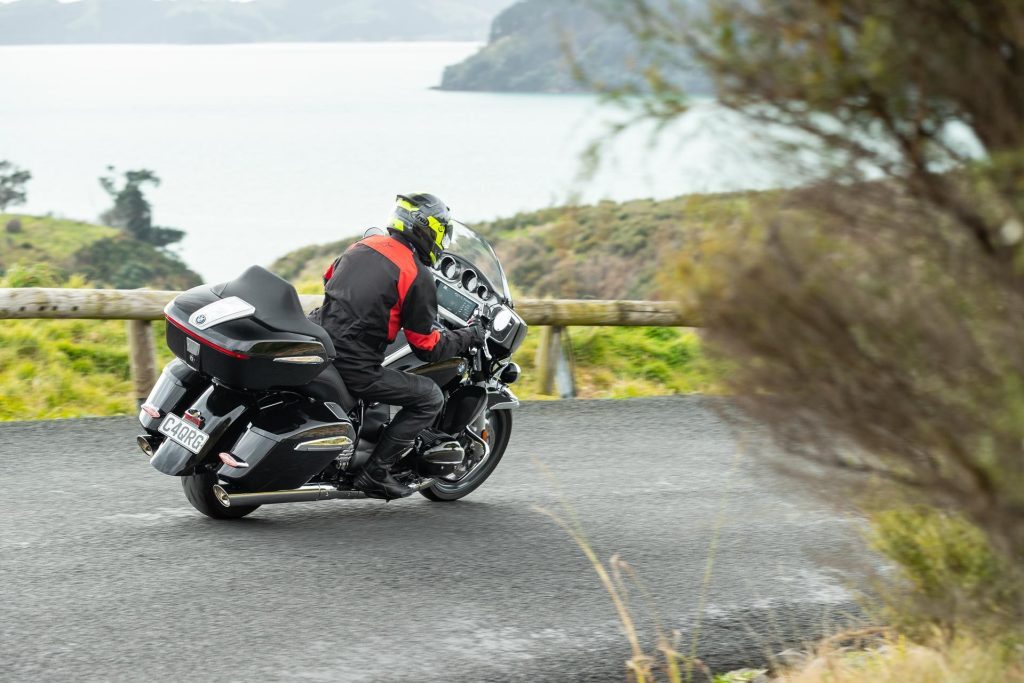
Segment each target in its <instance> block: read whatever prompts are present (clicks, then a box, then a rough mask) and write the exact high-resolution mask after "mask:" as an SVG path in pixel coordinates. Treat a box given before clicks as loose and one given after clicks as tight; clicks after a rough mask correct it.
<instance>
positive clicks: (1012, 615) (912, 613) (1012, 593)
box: [871, 506, 1024, 642]
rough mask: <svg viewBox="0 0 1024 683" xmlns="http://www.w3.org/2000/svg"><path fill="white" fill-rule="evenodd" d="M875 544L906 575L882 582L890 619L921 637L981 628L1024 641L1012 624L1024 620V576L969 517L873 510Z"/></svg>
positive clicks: (981, 631)
mask: <svg viewBox="0 0 1024 683" xmlns="http://www.w3.org/2000/svg"><path fill="white" fill-rule="evenodd" d="M871 522H872V525H871V526H872V531H871V543H872V546H873V547H874V548H875V549H876V550H878V551H880V552H881V553H882V554H883V555H885V556H886V557H888V558H889V559H890V560H893V561H894V562H895V563H896V566H897V567H898V568H899V579H898V580H897V581H890V582H887V584H886V585H885V586H884V587H883V592H884V594H885V596H886V598H887V600H886V602H887V604H888V608H887V609H886V612H885V616H886V618H887V621H888V622H889V623H891V624H893V625H894V626H897V627H898V628H899V629H900V630H901V632H903V633H906V634H908V635H911V636H913V637H915V638H917V639H919V641H924V640H928V639H930V638H932V637H933V636H934V635H935V629H936V627H938V629H939V633H941V634H942V635H943V636H945V637H946V638H950V637H953V636H954V635H956V634H957V633H958V632H962V631H963V630H964V629H965V628H968V629H970V630H971V631H972V632H973V633H974V634H975V635H984V636H986V637H995V638H1002V639H1007V640H1008V642H1009V640H1012V639H1013V638H1016V641H1017V642H1024V640H1022V638H1024V631H1018V633H1016V634H1013V633H1011V632H1008V631H1007V630H1006V629H1005V626H1006V624H1016V625H1017V627H1018V629H1019V628H1020V625H1021V624H1022V623H1024V581H1022V578H1024V577H1022V576H1021V574H1020V572H1019V571H1017V569H1016V568H1015V567H1014V566H1013V565H1012V564H1010V563H1009V562H1007V561H1006V559H1005V557H1003V556H1001V555H999V554H998V553H997V552H995V551H994V549H993V548H992V547H991V545H990V544H989V541H988V539H987V538H986V537H985V534H984V533H982V531H981V530H980V529H978V528H977V527H976V526H973V525H972V524H970V523H969V522H967V521H966V520H964V519H963V518H962V517H960V516H957V515H952V514H947V513H943V512H940V511H938V510H934V509H931V508H927V507H923V506H917V507H911V508H897V509H890V510H885V511H882V512H877V513H875V514H873V515H872V518H871Z"/></svg>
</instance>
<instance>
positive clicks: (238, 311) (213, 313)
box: [188, 296, 256, 330]
mask: <svg viewBox="0 0 1024 683" xmlns="http://www.w3.org/2000/svg"><path fill="white" fill-rule="evenodd" d="M255 313H256V307H255V306H253V305H252V304H250V303H249V302H248V301H246V300H244V299H240V298H238V297H237V296H229V297H227V298H226V299H221V300H220V301H214V302H213V303H212V304H207V305H206V306H203V307H202V308H200V309H199V310H198V311H196V312H195V313H193V314H192V315H190V316H189V317H188V324H189V325H191V326H192V327H194V328H196V329H197V330H205V329H207V328H210V327H213V326H214V325H219V324H221V323H226V322H228V321H231V320H238V319H239V318H248V317H249V316H251V315H254V314H255ZM200 318H201V319H202V321H200Z"/></svg>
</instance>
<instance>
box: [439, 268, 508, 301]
mask: <svg viewBox="0 0 1024 683" xmlns="http://www.w3.org/2000/svg"><path fill="white" fill-rule="evenodd" d="M437 270H438V272H440V273H441V275H443V276H444V278H445V279H446V280H450V281H451V282H455V283H457V284H458V285H459V286H461V287H462V289H464V290H466V291H467V292H469V293H471V294H474V295H475V296H476V297H477V298H478V299H480V301H481V302H483V303H490V302H491V301H494V300H496V299H497V298H498V297H497V295H495V293H494V292H493V291H491V288H490V287H488V286H487V284H486V283H485V282H484V281H483V280H482V279H481V277H480V276H479V275H478V274H477V272H476V271H475V270H473V269H472V268H470V267H468V266H466V267H463V265H462V264H461V263H459V262H458V261H457V260H456V259H455V258H454V257H452V256H445V257H444V258H442V259H441V261H440V263H438V264H437Z"/></svg>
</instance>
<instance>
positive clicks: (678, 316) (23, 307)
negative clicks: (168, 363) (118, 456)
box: [0, 287, 697, 400]
mask: <svg viewBox="0 0 1024 683" xmlns="http://www.w3.org/2000/svg"><path fill="white" fill-rule="evenodd" d="M178 294H180V292H168V291H154V290H144V289H131V290H126V289H50V288H38V287H31V288H30V287H27V288H19V289H2V288H0V320H4V319H8V320H15V319H44V320H68V319H73V320H126V321H128V344H129V347H130V352H131V354H130V355H131V369H132V378H133V391H134V395H135V398H136V399H137V400H143V399H145V397H146V396H148V395H149V390H150V389H151V388H152V387H153V384H154V382H156V377H157V367H156V347H155V344H154V339H153V333H152V325H151V324H150V322H151V321H153V320H160V319H162V318H163V310H164V306H166V305H167V303H168V302H169V301H170V300H171V299H173V298H174V297H176V296H178ZM299 298H300V299H301V301H302V305H303V307H304V308H305V309H306V310H310V309H312V308H313V307H315V306H318V305H320V302H321V301H322V300H323V295H320V294H317V295H303V296H300V297H299ZM516 312H517V313H519V315H521V316H523V319H525V320H526V322H527V323H528V324H530V325H532V326H540V327H541V328H542V330H541V340H540V346H539V347H538V353H537V365H538V375H539V377H538V382H539V386H540V390H541V393H545V394H550V393H552V388H553V386H554V376H555V365H556V360H557V359H558V358H559V357H560V355H561V353H562V352H561V349H562V348H563V346H564V345H565V343H566V339H567V336H568V335H567V334H566V333H565V331H564V329H565V328H566V327H591V326H608V327H648V326H651V327H696V326H697V320H696V316H695V315H693V313H692V312H689V311H686V310H684V309H683V307H682V306H681V305H680V304H677V303H675V302H670V301H589V300H585V301H581V300H565V299H520V300H517V301H516Z"/></svg>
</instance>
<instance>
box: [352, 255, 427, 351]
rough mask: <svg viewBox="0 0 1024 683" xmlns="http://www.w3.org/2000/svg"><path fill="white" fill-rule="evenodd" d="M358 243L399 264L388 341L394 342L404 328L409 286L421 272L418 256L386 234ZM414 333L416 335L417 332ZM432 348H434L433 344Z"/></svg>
mask: <svg viewBox="0 0 1024 683" xmlns="http://www.w3.org/2000/svg"><path fill="white" fill-rule="evenodd" d="M358 244H364V245H366V246H367V247H369V248H370V249H373V250H374V251H375V252H377V253H378V254H380V255H382V256H384V258H386V259H387V260H389V261H391V262H392V263H394V264H395V265H396V266H398V301H397V302H395V305H394V306H392V307H391V315H390V317H389V318H388V341H389V342H393V341H394V340H395V337H397V336H398V330H400V329H401V328H402V305H403V304H404V303H405V295H406V294H408V293H409V288H410V287H411V286H412V283H413V282H414V281H415V280H416V276H417V275H418V274H419V268H417V266H416V260H415V258H416V257H415V256H414V255H413V253H412V249H410V248H409V247H407V246H405V245H404V244H402V243H401V242H399V241H398V240H395V239H392V238H391V237H388V236H386V235H374V236H373V237H367V238H366V239H365V240H363V241H362V242H358ZM409 334H410V333H409V331H408V330H406V331H405V336H406V338H407V339H409ZM413 335H414V336H415V333H413ZM421 336H422V335H421ZM409 341H410V342H412V343H413V344H414V345H416V346H419V345H418V344H415V342H413V341H412V339H409ZM434 343H435V344H436V343H437V342H436V341H435V342H434ZM430 348H433V346H431V347H430Z"/></svg>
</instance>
